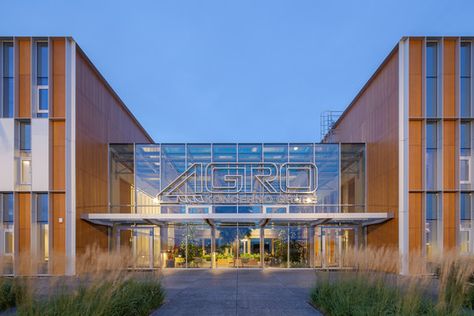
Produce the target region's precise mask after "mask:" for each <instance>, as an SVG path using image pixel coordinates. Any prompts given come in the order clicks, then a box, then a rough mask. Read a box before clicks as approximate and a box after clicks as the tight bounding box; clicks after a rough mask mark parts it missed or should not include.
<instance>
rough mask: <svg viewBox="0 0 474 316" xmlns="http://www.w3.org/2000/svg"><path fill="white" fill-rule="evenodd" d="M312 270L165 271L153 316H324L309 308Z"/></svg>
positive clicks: (312, 280)
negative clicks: (162, 298) (161, 299)
mask: <svg viewBox="0 0 474 316" xmlns="http://www.w3.org/2000/svg"><path fill="white" fill-rule="evenodd" d="M315 279H316V276H315V272H314V271H312V270H244V269H235V270H165V271H164V272H163V285H164V287H165V289H166V293H167V295H166V301H165V304H164V305H163V306H162V307H161V308H160V309H159V310H157V311H156V312H155V313H154V315H173V316H178V315H247V316H250V315H259V316H264V315H272V316H274V315H275V316H276V315H292V316H293V315H321V314H319V313H318V312H317V311H316V310H315V309H314V308H313V307H312V306H311V305H309V304H308V297H309V291H310V289H311V287H312V286H313V284H314V282H315Z"/></svg>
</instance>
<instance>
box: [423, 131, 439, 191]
mask: <svg viewBox="0 0 474 316" xmlns="http://www.w3.org/2000/svg"><path fill="white" fill-rule="evenodd" d="M437 182H438V125H437V123H436V122H427V123H426V188H427V189H428V190H434V189H436V188H437Z"/></svg>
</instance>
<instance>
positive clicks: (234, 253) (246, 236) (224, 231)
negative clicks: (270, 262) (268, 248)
mask: <svg viewBox="0 0 474 316" xmlns="http://www.w3.org/2000/svg"><path fill="white" fill-rule="evenodd" d="M260 238H261V237H260V227H258V226H255V225H249V224H237V223H236V224H233V225H226V224H220V225H218V226H217V227H216V239H215V240H216V259H215V260H216V267H217V268H259V267H261V256H260V244H261V243H260Z"/></svg>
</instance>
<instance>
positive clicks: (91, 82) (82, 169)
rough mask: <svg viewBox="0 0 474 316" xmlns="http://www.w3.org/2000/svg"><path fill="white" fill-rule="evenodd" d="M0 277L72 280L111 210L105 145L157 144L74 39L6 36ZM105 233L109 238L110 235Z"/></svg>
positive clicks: (0, 87) (0, 69)
mask: <svg viewBox="0 0 474 316" xmlns="http://www.w3.org/2000/svg"><path fill="white" fill-rule="evenodd" d="M0 61H1V62H0V77H1V78H2V81H1V84H0V109H1V110H0V166H1V167H0V174H1V176H0V213H1V214H2V216H1V222H0V224H1V225H0V257H1V265H0V266H1V267H2V271H1V273H2V274H16V275H28V274H45V275H48V274H74V273H75V262H76V256H77V255H80V253H81V252H83V251H84V250H85V249H86V247H87V245H89V244H91V243H92V242H98V243H99V244H100V245H101V246H102V247H105V248H106V247H107V239H106V237H105V240H101V239H100V238H97V236H99V235H102V234H106V233H107V230H104V229H102V228H101V227H92V226H90V225H89V224H87V223H84V222H83V221H81V220H80V219H79V217H80V214H81V213H82V212H84V211H85V210H86V209H88V208H89V207H91V206H99V205H104V206H105V205H107V204H108V197H107V181H108V178H107V174H108V173H107V159H108V143H109V142H144V143H146V142H151V141H152V140H151V138H150V136H148V134H147V133H146V132H145V131H144V129H143V128H142V127H141V126H140V125H139V123H138V122H137V121H136V120H135V118H134V117H133V116H132V114H131V113H130V112H129V111H128V109H127V108H126V107H125V105H124V104H123V102H122V101H121V100H120V98H119V97H118V96H117V95H116V94H115V93H114V91H113V90H112V89H111V87H110V86H109V85H108V84H107V82H106V81H105V80H104V79H103V78H102V76H101V75H100V74H99V72H98V71H97V69H96V68H95V67H94V66H93V65H92V63H91V62H90V61H89V59H88V58H87V56H86V55H85V53H84V52H83V51H82V50H81V49H80V47H79V46H78V45H77V44H76V43H75V41H74V40H73V39H71V38H65V37H38V38H36V37H7V38H0ZM105 236H106V235H105Z"/></svg>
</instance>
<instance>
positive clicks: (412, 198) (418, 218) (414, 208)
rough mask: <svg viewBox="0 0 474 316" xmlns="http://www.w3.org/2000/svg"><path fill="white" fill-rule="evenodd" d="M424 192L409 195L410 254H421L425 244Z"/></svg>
mask: <svg viewBox="0 0 474 316" xmlns="http://www.w3.org/2000/svg"><path fill="white" fill-rule="evenodd" d="M423 201H424V199H423V193H413V192H411V193H409V196H408V222H409V224H408V231H409V232H408V234H409V239H408V240H409V242H408V248H409V251H410V254H415V255H420V254H421V252H422V246H423V236H422V231H423V227H424V223H423V209H424V203H423Z"/></svg>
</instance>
